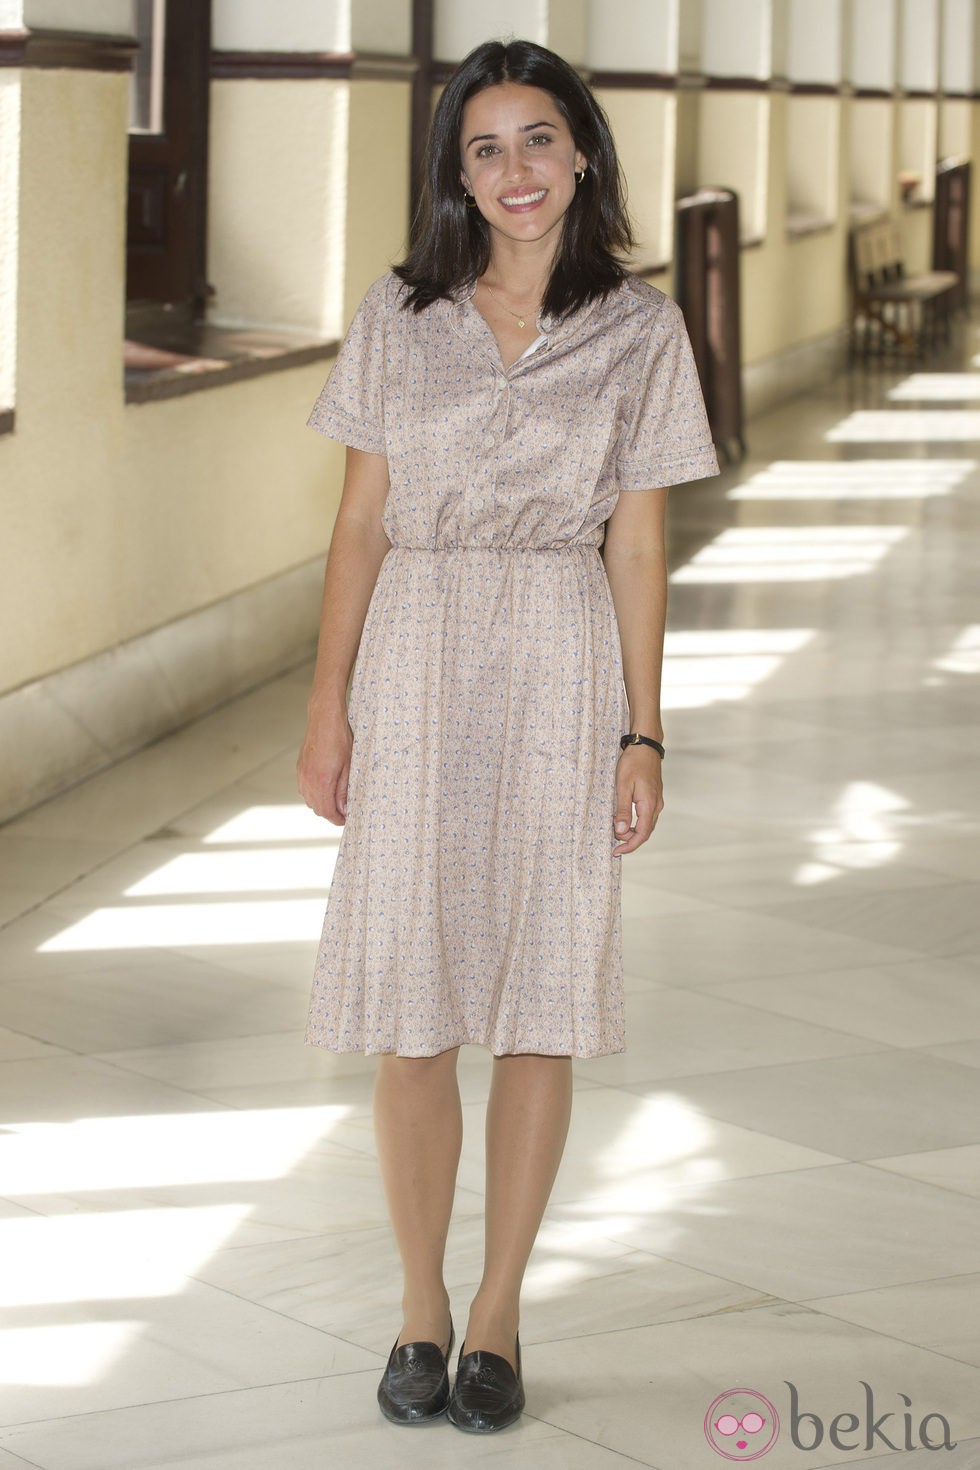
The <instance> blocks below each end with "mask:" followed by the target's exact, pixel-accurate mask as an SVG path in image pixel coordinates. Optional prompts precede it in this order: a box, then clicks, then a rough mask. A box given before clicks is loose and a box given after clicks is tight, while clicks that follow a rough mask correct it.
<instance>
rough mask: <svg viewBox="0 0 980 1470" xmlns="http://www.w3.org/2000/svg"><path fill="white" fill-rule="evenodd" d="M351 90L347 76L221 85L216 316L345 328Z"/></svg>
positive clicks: (215, 175) (330, 330)
mask: <svg viewBox="0 0 980 1470" xmlns="http://www.w3.org/2000/svg"><path fill="white" fill-rule="evenodd" d="M349 97H350V84H349V83H348V82H344V81H329V80H322V81H321V80H311V81H304V82H303V83H302V84H297V83H296V82H291V81H282V80H261V81H258V80H252V79H243V80H236V81H218V82H215V83H213V84H212V87H211V123H210V145H209V155H208V173H209V181H208V281H209V282H210V284H211V285H212V286H213V287H214V288H215V293H216V294H215V296H214V298H213V301H212V302H211V304H210V307H209V313H208V314H209V317H210V318H211V319H212V320H213V321H215V322H221V323H223V324H225V325H229V326H237V325H244V324H249V323H261V324H262V325H264V326H275V327H287V328H288V327H292V328H300V329H301V328H305V329H307V330H310V331H314V332H321V333H323V334H324V335H325V336H331V337H335V336H338V335H339V334H340V332H341V330H342V327H343V325H344V323H343V322H342V321H341V316H342V313H341V310H340V303H341V301H342V297H343V280H344V270H345V258H344V218H345V210H346V179H347V160H348V108H349Z"/></svg>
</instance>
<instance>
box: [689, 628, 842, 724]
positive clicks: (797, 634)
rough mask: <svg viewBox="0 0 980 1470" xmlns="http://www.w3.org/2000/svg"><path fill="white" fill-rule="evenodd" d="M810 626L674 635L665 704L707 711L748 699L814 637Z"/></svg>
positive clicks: (694, 631)
mask: <svg viewBox="0 0 980 1470" xmlns="http://www.w3.org/2000/svg"><path fill="white" fill-rule="evenodd" d="M813 636H814V634H813V630H812V629H808V628H761V629H740V628H712V629H697V630H691V631H678V632H677V633H670V632H669V633H668V634H667V637H666V639H665V641H664V676H663V686H664V687H663V707H664V709H665V710H676V709H704V708H705V707H707V706H708V705H712V704H716V703H718V702H719V701H722V700H736V699H744V698H745V697H746V696H747V695H748V694H750V693H751V691H752V690H753V689H754V688H755V687H756V686H757V685H759V684H761V683H762V682H763V681H764V680H765V679H768V678H769V677H770V676H771V675H772V674H774V673H775V671H776V670H777V669H778V668H779V667H780V665H781V664H782V663H783V660H784V659H785V658H786V656H787V654H790V653H795V652H796V651H797V650H798V649H800V648H803V647H805V646H806V644H807V643H809V642H810V640H811V639H812V638H813Z"/></svg>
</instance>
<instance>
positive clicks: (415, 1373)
mask: <svg viewBox="0 0 980 1470" xmlns="http://www.w3.org/2000/svg"><path fill="white" fill-rule="evenodd" d="M455 1340H456V1333H455V1330H454V1328H453V1324H452V1318H450V1321H449V1348H448V1351H447V1352H446V1356H445V1357H443V1354H442V1348H441V1347H440V1346H439V1344H438V1343H436V1342H406V1343H403V1344H402V1346H401V1347H399V1346H398V1339H397V1338H396V1339H395V1346H394V1347H393V1348H392V1350H391V1353H390V1355H389V1357H388V1366H387V1368H386V1369H385V1371H384V1377H383V1378H382V1380H381V1382H380V1383H379V1384H378V1403H379V1404H380V1405H381V1412H382V1414H383V1415H384V1416H385V1418H386V1419H390V1420H391V1422H392V1424H429V1423H431V1421H432V1420H433V1419H438V1418H439V1417H440V1415H442V1414H444V1413H445V1412H446V1409H447V1408H448V1407H449V1354H450V1353H451V1352H452V1350H453V1343H454V1342H455Z"/></svg>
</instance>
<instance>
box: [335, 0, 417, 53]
mask: <svg viewBox="0 0 980 1470" xmlns="http://www.w3.org/2000/svg"><path fill="white" fill-rule="evenodd" d="M350 5H351V17H350V35H351V49H352V50H353V51H367V52H372V51H376V52H378V53H380V54H381V55H385V56H408V55H409V54H410V53H411V50H412V0H350Z"/></svg>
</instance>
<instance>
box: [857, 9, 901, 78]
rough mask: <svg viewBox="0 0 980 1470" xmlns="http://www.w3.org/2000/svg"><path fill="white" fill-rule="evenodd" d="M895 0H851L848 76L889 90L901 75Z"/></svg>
mask: <svg viewBox="0 0 980 1470" xmlns="http://www.w3.org/2000/svg"><path fill="white" fill-rule="evenodd" d="M895 3H896V0H851V55H850V66H849V67H848V71H849V73H850V75H849V80H850V81H851V82H852V83H853V84H854V86H855V87H870V88H876V89H877V90H880V91H886V92H890V91H891V89H892V87H894V85H895V81H896V77H897V75H898V49H897V48H898V18H897V13H896V10H895Z"/></svg>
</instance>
